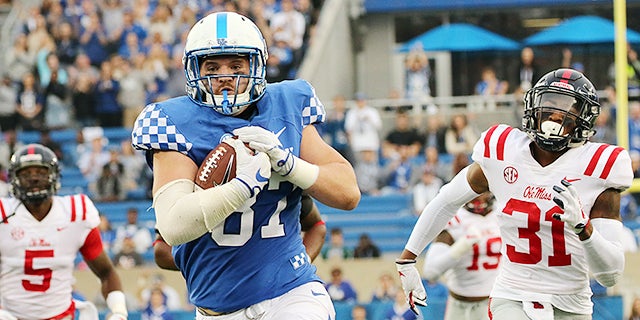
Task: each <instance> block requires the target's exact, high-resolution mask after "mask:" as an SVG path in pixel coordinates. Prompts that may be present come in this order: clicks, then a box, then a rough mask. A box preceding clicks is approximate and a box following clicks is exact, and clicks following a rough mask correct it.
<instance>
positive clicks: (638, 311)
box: [629, 297, 640, 320]
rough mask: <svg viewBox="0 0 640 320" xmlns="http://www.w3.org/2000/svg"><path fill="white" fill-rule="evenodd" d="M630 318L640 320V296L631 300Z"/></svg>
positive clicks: (630, 319)
mask: <svg viewBox="0 0 640 320" xmlns="http://www.w3.org/2000/svg"><path fill="white" fill-rule="evenodd" d="M629 320H640V297H635V298H633V302H631V312H629Z"/></svg>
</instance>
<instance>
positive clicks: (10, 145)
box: [0, 129, 24, 170]
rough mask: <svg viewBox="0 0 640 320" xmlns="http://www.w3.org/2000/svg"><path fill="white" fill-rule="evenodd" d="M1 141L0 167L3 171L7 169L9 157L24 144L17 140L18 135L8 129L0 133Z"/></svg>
mask: <svg viewBox="0 0 640 320" xmlns="http://www.w3.org/2000/svg"><path fill="white" fill-rule="evenodd" d="M2 137H3V139H2V140H0V167H2V168H3V170H7V169H8V168H9V160H10V159H11V155H12V154H13V153H14V152H16V150H18V149H19V148H21V147H22V146H23V145H24V143H22V141H20V140H18V134H17V132H16V130H13V129H8V130H4V131H3V132H2Z"/></svg>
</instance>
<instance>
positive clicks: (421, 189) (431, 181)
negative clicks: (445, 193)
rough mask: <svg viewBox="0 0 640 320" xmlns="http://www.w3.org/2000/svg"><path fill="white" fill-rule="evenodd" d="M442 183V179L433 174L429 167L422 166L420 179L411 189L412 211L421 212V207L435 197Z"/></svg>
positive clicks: (418, 213)
mask: <svg viewBox="0 0 640 320" xmlns="http://www.w3.org/2000/svg"><path fill="white" fill-rule="evenodd" d="M443 184H444V182H443V181H442V179H440V178H439V177H438V176H436V175H435V172H434V171H433V169H431V167H428V166H425V167H423V169H422V177H421V178H420V181H418V183H416V185H414V186H413V188H412V190H411V192H412V195H413V212H414V213H415V214H416V215H420V214H421V213H422V209H424V207H425V206H426V205H427V204H428V203H429V202H431V200H433V198H435V196H436V194H438V192H439V191H440V188H441V187H442V185H443Z"/></svg>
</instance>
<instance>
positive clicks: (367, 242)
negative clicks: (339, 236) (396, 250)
mask: <svg viewBox="0 0 640 320" xmlns="http://www.w3.org/2000/svg"><path fill="white" fill-rule="evenodd" d="M353 257H354V258H379V257H380V248H378V246H377V245H376V244H375V243H373V240H371V238H370V237H369V235H368V234H366V233H363V234H361V235H360V239H359V240H358V244H357V245H356V247H355V249H354V250H353Z"/></svg>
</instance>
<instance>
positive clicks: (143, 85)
mask: <svg viewBox="0 0 640 320" xmlns="http://www.w3.org/2000/svg"><path fill="white" fill-rule="evenodd" d="M129 35H130V36H135V34H134V33H130V34H129ZM144 60H145V56H144V54H136V55H135V56H133V57H132V59H131V62H129V61H125V63H124V64H123V69H124V70H123V77H122V78H120V91H119V92H118V102H119V103H120V105H122V109H123V116H122V126H123V127H125V128H133V123H134V121H136V117H138V114H140V112H141V111H142V108H144V106H145V105H146V104H147V102H148V101H147V93H148V88H150V87H152V86H154V79H153V75H152V74H150V73H149V72H148V71H147V70H145V69H144Z"/></svg>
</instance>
